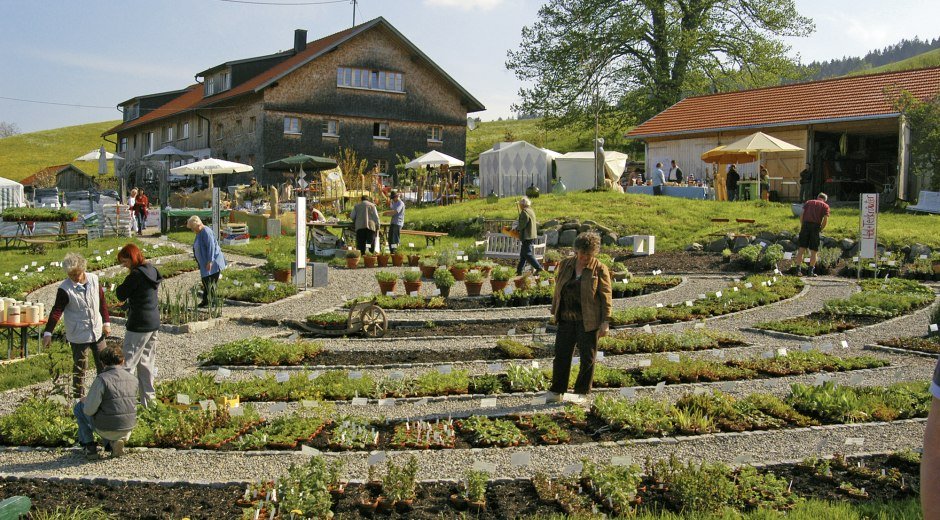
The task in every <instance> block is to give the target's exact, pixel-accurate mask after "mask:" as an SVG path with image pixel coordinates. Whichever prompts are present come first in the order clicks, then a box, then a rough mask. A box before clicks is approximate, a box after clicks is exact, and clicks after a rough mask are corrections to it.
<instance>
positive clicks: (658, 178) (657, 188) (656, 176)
mask: <svg viewBox="0 0 940 520" xmlns="http://www.w3.org/2000/svg"><path fill="white" fill-rule="evenodd" d="M664 184H666V174H664V173H663V163H661V162H658V163H656V170H654V171H653V195H662V194H663V185H664Z"/></svg>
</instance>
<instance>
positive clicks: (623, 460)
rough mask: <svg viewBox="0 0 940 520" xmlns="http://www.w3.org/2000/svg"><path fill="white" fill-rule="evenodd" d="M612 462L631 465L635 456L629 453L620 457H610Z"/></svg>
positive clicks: (616, 464)
mask: <svg viewBox="0 0 940 520" xmlns="http://www.w3.org/2000/svg"><path fill="white" fill-rule="evenodd" d="M610 463H611V464H613V465H614V466H630V465H632V464H633V457H631V456H629V455H621V456H619V457H613V458H612V459H610Z"/></svg>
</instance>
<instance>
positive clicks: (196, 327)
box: [111, 316, 229, 334]
mask: <svg viewBox="0 0 940 520" xmlns="http://www.w3.org/2000/svg"><path fill="white" fill-rule="evenodd" d="M227 321H229V318H227V317H225V316H222V317H220V318H212V319H209V320H202V321H192V322H189V323H184V324H183V325H167V324H165V323H161V324H160V328H159V329H157V330H159V331H160V332H166V333H167V334H189V333H191V332H200V331H203V330H209V329H212V328H215V327H218V326H219V325H221V324H223V323H225V322H227ZM111 323H115V324H118V325H126V324H127V318H121V317H119V316H112V317H111Z"/></svg>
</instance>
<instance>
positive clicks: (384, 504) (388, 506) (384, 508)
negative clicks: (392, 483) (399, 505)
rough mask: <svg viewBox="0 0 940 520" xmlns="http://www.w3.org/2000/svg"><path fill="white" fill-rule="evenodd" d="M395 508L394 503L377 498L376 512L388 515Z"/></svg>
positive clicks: (383, 498)
mask: <svg viewBox="0 0 940 520" xmlns="http://www.w3.org/2000/svg"><path fill="white" fill-rule="evenodd" d="M394 508H395V503H394V502H392V501H391V500H389V499H387V498H385V497H379V501H378V507H377V510H378V511H379V512H380V513H390V512H391V511H392V509H394Z"/></svg>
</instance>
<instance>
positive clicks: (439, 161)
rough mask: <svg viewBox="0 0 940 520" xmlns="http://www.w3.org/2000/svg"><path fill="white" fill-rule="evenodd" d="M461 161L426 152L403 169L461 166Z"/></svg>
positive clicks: (441, 154)
mask: <svg viewBox="0 0 940 520" xmlns="http://www.w3.org/2000/svg"><path fill="white" fill-rule="evenodd" d="M463 164H464V163H463V161H461V160H460V159H457V158H455V157H451V156H449V155H447V154H444V153H441V152H438V151H437V150H435V151H433V152H428V153H426V154H424V155H422V156H421V157H418V158H417V159H415V160H413V161H411V162H410V163H408V164H406V165H405V168H422V167H424V166H463Z"/></svg>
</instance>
